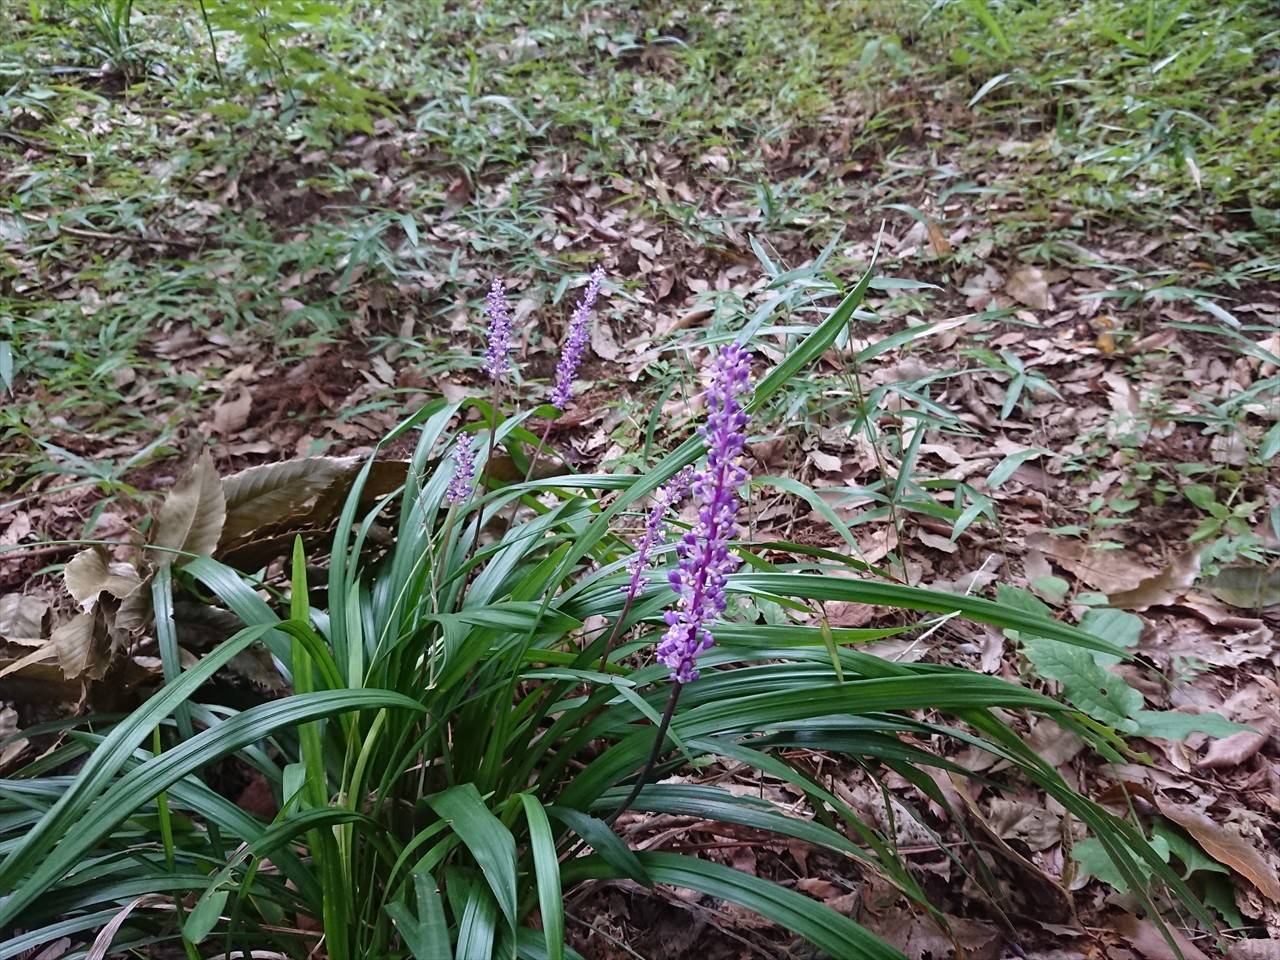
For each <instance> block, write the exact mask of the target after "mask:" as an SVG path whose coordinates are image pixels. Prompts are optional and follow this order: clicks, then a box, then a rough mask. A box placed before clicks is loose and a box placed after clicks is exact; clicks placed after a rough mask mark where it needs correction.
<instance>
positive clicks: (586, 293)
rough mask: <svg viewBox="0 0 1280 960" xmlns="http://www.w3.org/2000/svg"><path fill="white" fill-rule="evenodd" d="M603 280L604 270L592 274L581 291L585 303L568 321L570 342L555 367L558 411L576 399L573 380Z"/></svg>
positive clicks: (553, 393) (554, 396) (554, 399)
mask: <svg viewBox="0 0 1280 960" xmlns="http://www.w3.org/2000/svg"><path fill="white" fill-rule="evenodd" d="M602 280H604V267H596V268H595V269H594V270H592V271H591V278H590V279H589V280H588V281H587V288H586V289H585V290H583V291H582V299H581V300H579V301H578V306H577V309H575V310H574V311H573V316H572V317H571V318H570V320H569V338H568V339H567V340H565V342H564V349H563V350H562V351H561V352H560V362H559V363H557V364H556V385H555V388H554V389H552V391H551V402H552V403H553V404H555V407H556V409H557V410H563V409H564V408H565V407H567V406H568V405H569V398H570V397H571V396H573V378H574V376H575V375H577V373H578V364H579V363H581V362H582V348H583V347H585V346H586V345H587V328H588V326H589V323H590V320H591V309H592V307H594V306H595V305H596V297H597V296H599V295H600V283H601V281H602Z"/></svg>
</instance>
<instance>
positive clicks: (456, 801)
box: [425, 783, 516, 956]
mask: <svg viewBox="0 0 1280 960" xmlns="http://www.w3.org/2000/svg"><path fill="white" fill-rule="evenodd" d="M425 802H426V804H427V806H429V807H430V808H431V809H432V810H434V811H435V812H436V814H437V815H438V816H439V817H440V818H441V819H443V820H447V821H449V824H450V825H451V826H452V827H453V829H454V832H456V833H457V835H458V836H459V837H460V838H461V840H462V842H463V844H464V845H465V846H466V848H467V849H468V850H470V851H471V856H472V857H474V858H475V861H476V864H477V865H478V866H479V867H480V872H481V873H483V874H484V878H485V880H486V881H488V884H489V888H490V889H491V890H492V891H493V902H495V903H496V904H497V905H498V907H499V908H500V909H501V910H502V915H503V916H504V917H505V918H506V920H507V922H508V923H509V924H510V926H511V929H512V930H513V931H514V930H515V925H516V841H515V838H514V837H512V836H511V831H510V830H508V829H507V828H506V827H505V826H504V825H503V823H502V821H501V820H499V819H498V818H497V817H495V816H494V815H493V814H492V813H491V812H490V810H489V808H488V807H486V806H485V805H484V800H483V799H481V797H480V791H479V790H477V789H476V787H475V784H471V783H463V784H459V785H458V786H456V787H450V788H449V789H448V790H444V791H442V792H440V793H437V794H434V795H432V796H430V797H426V798H425ZM458 950H459V952H460V953H462V954H463V955H464V956H467V955H468V954H466V953H465V952H464V951H463V950H462V941H461V937H459V942H458Z"/></svg>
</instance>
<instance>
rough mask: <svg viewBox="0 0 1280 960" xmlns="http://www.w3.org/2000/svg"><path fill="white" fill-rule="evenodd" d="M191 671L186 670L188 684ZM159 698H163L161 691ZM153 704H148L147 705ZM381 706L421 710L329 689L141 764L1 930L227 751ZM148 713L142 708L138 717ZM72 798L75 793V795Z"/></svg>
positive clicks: (22, 895) (18, 890) (62, 850)
mask: <svg viewBox="0 0 1280 960" xmlns="http://www.w3.org/2000/svg"><path fill="white" fill-rule="evenodd" d="M202 664H203V662H202ZM193 669H194V668H193ZM192 672H193V671H187V674H185V675H184V680H185V679H186V677H187V676H188V675H190V674H191V673H192ZM160 696H163V691H162V693H161V695H160ZM157 699H158V698H157ZM154 702H155V701H154V700H152V701H150V702H149V703H148V705H147V706H149V705H150V703H154ZM377 707H401V708H404V709H410V710H421V709H422V707H421V706H420V705H419V704H418V703H417V702H416V701H413V700H410V699H409V698H408V697H405V696H402V695H400V694H398V693H393V692H391V691H389V690H325V691H320V692H317V693H309V694H300V695H295V696H292V697H287V698H285V699H282V700H275V701H271V702H269V703H264V704H261V705H260V706H257V707H253V708H251V709H249V710H246V711H244V712H243V713H241V714H238V715H237V716H235V717H232V718H231V719H229V720H227V721H225V722H223V723H221V724H219V725H218V726H216V727H214V728H212V729H210V730H205V731H204V732H202V733H200V734H198V735H197V736H196V737H194V738H192V739H191V740H188V741H186V742H185V743H182V744H179V745H178V746H177V747H175V748H174V749H172V750H170V751H168V752H167V753H163V754H161V755H160V756H158V757H155V758H154V759H152V760H149V761H147V762H146V763H143V764H141V765H139V766H138V767H136V768H135V769H133V770H131V771H130V772H129V773H127V774H125V775H124V776H122V777H120V778H119V779H118V780H116V781H115V782H114V783H113V784H112V786H111V787H110V788H109V789H107V790H106V791H105V792H103V794H102V796H101V798H100V799H99V800H98V802H97V803H96V804H94V805H93V806H92V808H91V809H89V810H88V811H87V812H84V813H83V814H82V815H81V816H79V817H78V818H77V820H76V822H75V823H74V824H72V825H70V826H69V827H68V828H67V829H65V830H64V831H63V835H62V836H61V837H60V838H59V840H60V842H59V843H58V844H57V846H56V847H55V848H54V850H53V852H52V853H51V854H50V855H49V856H47V857H45V859H44V860H42V861H41V862H40V864H39V865H38V866H37V867H36V868H35V869H34V870H33V871H32V873H31V874H30V876H27V877H26V878H25V879H23V880H21V881H20V882H18V883H17V884H16V886H15V888H14V892H13V894H12V895H11V896H10V897H9V898H8V899H7V900H5V901H4V902H3V903H2V904H0V926H3V925H4V924H7V923H12V922H14V921H15V920H16V919H17V918H18V917H19V916H21V912H22V910H23V909H24V908H26V907H27V906H29V905H30V904H31V903H32V902H33V901H34V900H35V899H36V898H37V897H40V896H41V895H43V894H44V893H45V891H46V890H48V889H49V888H50V887H52V886H53V885H54V884H56V883H57V882H58V880H59V879H60V878H62V877H64V876H65V875H66V874H67V873H68V872H70V871H71V870H72V869H73V868H74V867H75V866H76V864H77V863H79V862H80V860H81V859H82V858H83V857H84V856H85V855H87V854H88V853H89V851H90V850H92V849H93V848H94V846H95V845H96V844H98V843H99V842H101V841H102V839H103V838H105V837H106V836H107V835H108V834H109V833H110V832H111V831H112V830H113V829H114V828H115V827H116V826H117V825H118V824H120V823H121V822H123V821H124V820H126V819H128V818H129V817H130V816H131V815H132V814H133V812H134V811H135V810H137V809H138V808H139V807H141V806H142V805H143V804H145V803H147V802H149V801H150V800H152V799H153V798H154V797H155V796H156V795H157V794H159V793H160V792H161V791H163V790H165V789H167V788H168V787H170V786H172V785H173V784H174V783H176V782H178V781H179V780H181V779H182V778H183V777H186V776H188V775H190V774H191V773H194V772H195V771H196V770H199V769H201V768H202V767H205V766H207V765H208V764H210V763H212V762H214V761H216V760H218V759H220V758H222V757H224V756H226V755H227V754H228V753H232V752H234V751H235V750H238V749H240V748H242V747H245V746H247V745H248V744H251V743H255V742H257V741H258V740H261V739H263V738H265V737H268V736H270V735H271V734H272V733H274V732H275V731H276V730H278V729H281V728H282V727H289V726H294V725H297V724H299V723H306V722H308V721H310V720H318V719H320V718H322V717H327V716H332V715H334V714H337V713H343V712H346V711H348V710H364V709H370V708H377ZM147 712H148V711H147V709H146V706H144V707H143V708H142V709H140V710H139V711H137V714H146V713H147ZM137 714H135V716H136V715H137ZM113 736H114V734H113ZM109 743H110V738H108V741H106V742H104V743H103V746H102V747H100V748H99V750H97V751H95V752H94V755H93V756H96V755H97V754H98V753H99V752H102V751H103V749H104V748H105V747H107V745H108V744H109ZM90 759H91V760H92V757H91V758H90ZM68 796H76V795H75V794H74V793H72V794H69V795H68ZM76 799H77V800H79V798H78V797H76ZM42 822H43V821H42ZM11 859H12V858H11ZM8 865H9V862H8V861H6V866H8Z"/></svg>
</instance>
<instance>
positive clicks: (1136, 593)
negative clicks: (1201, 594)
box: [1107, 547, 1200, 610]
mask: <svg viewBox="0 0 1280 960" xmlns="http://www.w3.org/2000/svg"><path fill="white" fill-rule="evenodd" d="M1199 573H1200V548H1199V547H1195V548H1192V549H1191V550H1188V551H1186V552H1185V553H1181V554H1179V555H1178V556H1176V557H1174V558H1173V559H1172V560H1171V561H1170V562H1169V565H1168V566H1167V567H1165V568H1164V569H1163V570H1161V571H1160V572H1159V573H1157V574H1156V575H1155V576H1153V577H1147V578H1146V579H1144V580H1143V581H1142V582H1141V583H1139V584H1138V585H1137V586H1136V587H1134V588H1133V589H1131V590H1121V591H1118V592H1116V593H1112V594H1110V595H1109V596H1108V597H1107V602H1108V603H1109V604H1110V605H1111V606H1113V607H1120V608H1121V609H1123V610H1146V609H1148V608H1149V607H1157V606H1166V605H1168V604H1171V603H1173V602H1175V601H1176V600H1177V599H1178V598H1179V597H1181V596H1182V594H1183V593H1185V592H1186V591H1187V589H1188V588H1189V587H1190V586H1191V585H1192V584H1193V583H1195V580H1196V576H1197V575H1198V574H1199Z"/></svg>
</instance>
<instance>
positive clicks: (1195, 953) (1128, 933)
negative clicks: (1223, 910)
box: [1111, 913, 1209, 960]
mask: <svg viewBox="0 0 1280 960" xmlns="http://www.w3.org/2000/svg"><path fill="white" fill-rule="evenodd" d="M1111 927H1112V929H1113V930H1115V932H1116V933H1118V934H1120V936H1121V937H1122V938H1123V939H1124V941H1125V943H1126V944H1127V945H1128V946H1130V947H1132V948H1133V949H1134V950H1137V951H1138V952H1139V953H1140V954H1142V955H1143V956H1144V957H1146V958H1147V960H1209V958H1208V957H1207V956H1205V953H1204V951H1202V950H1201V949H1200V948H1199V947H1197V946H1196V945H1195V944H1194V943H1192V942H1191V941H1190V940H1188V939H1187V938H1186V937H1184V936H1183V935H1182V934H1181V933H1179V932H1178V931H1177V930H1175V929H1174V928H1173V927H1166V928H1165V929H1166V930H1167V931H1168V933H1169V935H1170V936H1171V937H1172V938H1173V941H1174V942H1175V943H1176V944H1177V945H1178V950H1180V951H1181V953H1182V956H1181V958H1179V956H1178V954H1177V953H1176V952H1175V951H1174V950H1173V948H1172V947H1171V946H1169V943H1168V941H1167V940H1165V938H1164V935H1163V934H1162V933H1161V932H1160V928H1159V927H1157V926H1156V925H1155V924H1154V923H1152V922H1151V921H1150V920H1139V919H1138V918H1137V917H1135V916H1133V914H1130V913H1122V914H1120V916H1118V917H1116V918H1114V919H1113V920H1112V921H1111Z"/></svg>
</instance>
